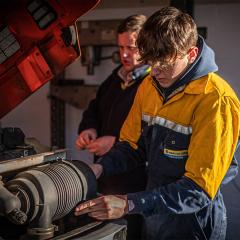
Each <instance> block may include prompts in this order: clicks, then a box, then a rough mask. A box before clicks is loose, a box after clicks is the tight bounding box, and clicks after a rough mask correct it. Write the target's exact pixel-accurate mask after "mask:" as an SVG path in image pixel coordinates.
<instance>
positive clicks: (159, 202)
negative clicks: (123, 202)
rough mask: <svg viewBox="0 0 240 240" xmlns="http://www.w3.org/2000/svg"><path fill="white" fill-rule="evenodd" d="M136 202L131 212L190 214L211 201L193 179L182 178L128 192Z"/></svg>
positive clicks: (146, 214)
mask: <svg viewBox="0 0 240 240" xmlns="http://www.w3.org/2000/svg"><path fill="white" fill-rule="evenodd" d="M127 196H128V200H131V201H132V203H133V204H134V208H133V209H132V210H131V211H130V214H135V213H139V214H142V215H145V216H150V215H153V214H190V213H194V212H196V211H198V210H200V209H201V208H203V207H204V206H206V205H208V204H209V203H210V202H211V199H210V198H209V197H208V195H207V194H206V193H205V192H204V191H203V190H202V189H201V188H200V187H199V186H198V185H196V184H195V183H194V182H193V181H192V180H190V179H188V178H186V177H183V178H182V179H180V180H178V181H176V182H174V183H170V184H167V185H165V186H162V187H159V188H156V189H153V190H151V191H143V192H138V193H130V194H127Z"/></svg>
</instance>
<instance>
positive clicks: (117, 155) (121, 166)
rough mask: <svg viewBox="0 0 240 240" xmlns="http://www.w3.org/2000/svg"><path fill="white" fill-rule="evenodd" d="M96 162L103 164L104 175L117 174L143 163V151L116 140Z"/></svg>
mask: <svg viewBox="0 0 240 240" xmlns="http://www.w3.org/2000/svg"><path fill="white" fill-rule="evenodd" d="M98 163H100V164H101V165H102V166H103V174H104V175H106V176H113V175H118V174H122V173H124V172H128V171H131V170H133V169H135V168H137V167H139V166H143V165H145V164H146V162H145V152H144V150H143V149H141V148H138V149H133V148H132V147H131V146H130V145H129V143H127V142H117V143H116V144H115V145H114V147H113V148H112V149H111V150H110V151H109V152H108V153H107V154H106V155H104V156H103V157H102V158H100V159H99V160H98Z"/></svg>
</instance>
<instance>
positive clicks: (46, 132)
mask: <svg viewBox="0 0 240 240" xmlns="http://www.w3.org/2000/svg"><path fill="white" fill-rule="evenodd" d="M48 93H49V83H47V84H46V85H44V86H43V87H42V88H40V89H39V90H38V91H37V92H35V93H33V94H32V95H31V96H30V97H29V98H27V99H26V100H24V101H23V102H22V103H21V104H20V105H18V106H17V107H16V108H15V109H14V110H12V111H11V112H9V113H8V114H7V115H6V116H4V117H3V118H2V119H0V122H1V127H19V128H21V129H22V130H23V132H24V133H25V135H26V137H35V138H37V139H38V140H39V141H40V142H41V143H42V144H44V145H47V146H50V100H49V99H48V98H47V95H48Z"/></svg>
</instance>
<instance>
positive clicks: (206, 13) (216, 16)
mask: <svg viewBox="0 0 240 240" xmlns="http://www.w3.org/2000/svg"><path fill="white" fill-rule="evenodd" d="M195 19H196V22H197V24H198V26H199V27H200V26H203V27H204V26H206V27H207V28H208V36H207V43H208V44H209V45H210V46H211V47H212V48H213V49H214V51H215V54H216V62H217V64H218V66H219V74H220V75H221V76H222V77H224V78H225V79H226V80H227V81H228V82H229V83H230V84H231V85H232V87H233V88H234V90H235V91H236V92H237V94H238V96H240V80H239V67H240V64H239V60H238V57H239V56H240V47H239V43H240V31H239V23H240V4H220V5H210V4H208V5H196V7H195Z"/></svg>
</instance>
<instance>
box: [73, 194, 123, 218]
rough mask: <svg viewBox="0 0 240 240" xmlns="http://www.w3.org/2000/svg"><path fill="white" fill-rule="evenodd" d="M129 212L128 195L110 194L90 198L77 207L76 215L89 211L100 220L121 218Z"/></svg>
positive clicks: (90, 214)
mask: <svg viewBox="0 0 240 240" xmlns="http://www.w3.org/2000/svg"><path fill="white" fill-rule="evenodd" d="M127 212H128V201H127V196H126V195H108V196H101V197H99V198H96V199H93V200H89V201H87V202H84V203H81V204H79V205H78V206H77V207H76V208H75V215H76V216H79V215H82V214H85V213H88V215H89V216H90V217H93V218H96V219H98V220H106V219H117V218H121V217H122V216H124V215H125V214H126V213H127Z"/></svg>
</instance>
